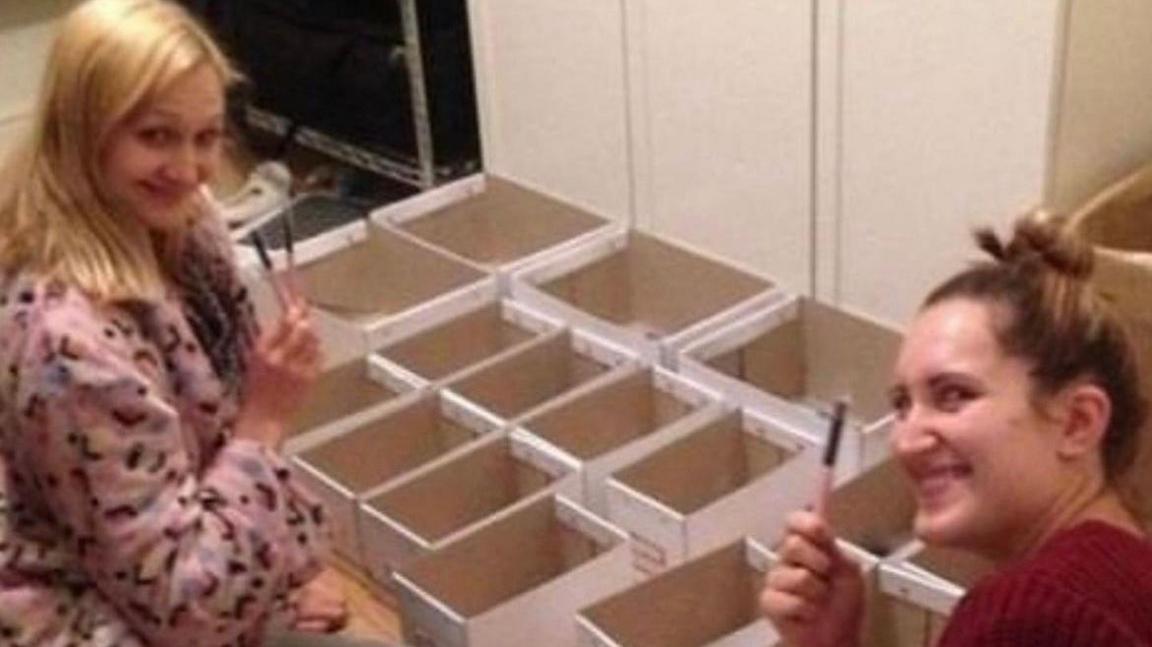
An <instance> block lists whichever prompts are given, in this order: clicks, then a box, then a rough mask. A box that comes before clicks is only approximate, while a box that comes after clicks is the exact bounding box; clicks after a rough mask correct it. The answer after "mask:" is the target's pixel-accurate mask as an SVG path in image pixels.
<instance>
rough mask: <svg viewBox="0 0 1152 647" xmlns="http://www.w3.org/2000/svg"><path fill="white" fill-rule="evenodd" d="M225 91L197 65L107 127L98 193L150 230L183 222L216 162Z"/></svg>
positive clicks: (167, 228) (207, 70) (212, 73)
mask: <svg viewBox="0 0 1152 647" xmlns="http://www.w3.org/2000/svg"><path fill="white" fill-rule="evenodd" d="M223 121H224V90H223V85H222V83H221V80H220V78H219V76H218V75H217V74H216V72H215V71H213V70H212V69H211V68H210V67H208V66H206V65H201V66H199V67H196V68H194V69H192V70H191V71H189V72H187V73H185V74H183V75H182V76H180V77H178V78H177V79H176V80H175V81H173V82H172V83H171V84H169V85H168V86H167V87H166V88H165V89H164V90H163V91H161V92H159V93H158V94H157V95H156V96H155V97H154V98H153V100H151V101H148V102H146V103H145V104H144V105H142V106H140V107H139V108H138V109H137V110H134V111H133V112H132V113H130V114H129V115H128V116H127V117H125V118H124V119H123V120H121V121H120V123H117V124H116V125H115V126H113V128H112V130H111V132H110V133H109V136H108V139H107V142H106V144H105V146H104V148H103V150H102V154H101V158H100V160H101V170H102V175H103V177H102V180H103V184H104V187H105V190H106V191H107V192H108V194H109V195H110V197H111V198H112V200H113V201H114V202H115V203H116V204H117V205H118V207H119V208H120V209H123V210H124V211H125V212H127V213H128V214H130V215H131V216H133V217H135V218H137V219H138V220H139V221H140V222H141V223H142V224H143V225H144V227H145V228H147V229H149V230H151V231H171V230H174V229H176V228H178V227H179V226H180V225H181V224H184V223H185V222H186V221H187V218H188V215H189V214H190V213H191V208H192V202H193V200H194V198H195V197H196V195H197V192H198V191H199V189H200V187H201V186H202V185H204V183H206V182H207V181H209V180H210V179H211V177H212V176H213V174H214V173H215V171H216V167H217V164H218V163H219V157H220V147H221V135H222V133H223Z"/></svg>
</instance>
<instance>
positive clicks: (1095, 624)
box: [938, 521, 1152, 647]
mask: <svg viewBox="0 0 1152 647" xmlns="http://www.w3.org/2000/svg"><path fill="white" fill-rule="evenodd" d="M938 647H1152V542H1149V541H1148V540H1147V539H1141V538H1139V537H1136V536H1134V535H1132V534H1131V533H1128V532H1125V531H1123V530H1120V529H1119V528H1116V527H1114V526H1110V525H1108V524H1105V523H1101V522H1097V521H1089V522H1086V523H1083V524H1080V525H1078V526H1076V527H1074V528H1071V529H1069V530H1065V531H1063V532H1061V533H1059V534H1057V535H1056V536H1054V537H1053V538H1052V539H1050V540H1049V541H1048V542H1047V543H1046V544H1045V545H1044V546H1043V547H1042V548H1041V549H1040V550H1039V551H1038V552H1037V553H1036V555H1034V556H1033V557H1032V558H1030V559H1028V560H1026V561H1024V562H1021V563H1019V564H1016V565H1013V566H1011V567H1009V568H1006V569H1004V570H1002V571H1000V572H998V573H996V574H994V575H991V576H989V577H988V578H986V579H984V580H982V581H980V582H979V583H978V584H977V585H976V586H974V587H973V588H972V590H970V591H969V592H968V594H967V595H966V596H965V597H964V599H963V600H961V602H960V605H959V606H957V607H956V610H955V612H954V613H953V614H952V619H951V620H950V621H949V622H948V628H947V629H946V630H945V632H944V636H943V637H942V638H941V640H940V643H939V645H938Z"/></svg>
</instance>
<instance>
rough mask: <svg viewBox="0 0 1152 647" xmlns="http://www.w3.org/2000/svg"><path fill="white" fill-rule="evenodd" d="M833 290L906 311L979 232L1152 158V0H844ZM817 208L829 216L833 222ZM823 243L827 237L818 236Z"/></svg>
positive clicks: (845, 300) (852, 302) (883, 311)
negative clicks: (1150, 33)
mask: <svg viewBox="0 0 1152 647" xmlns="http://www.w3.org/2000/svg"><path fill="white" fill-rule="evenodd" d="M838 8H839V12H840V15H839V29H840V33H839V47H840V56H839V77H840V79H841V84H840V86H839V98H838V101H839V106H838V111H837V112H838V118H839V122H838V123H837V124H836V125H837V127H838V131H839V136H838V143H837V148H836V152H837V153H838V159H837V160H836V163H837V166H838V174H837V175H836V184H835V185H832V186H819V185H818V186H817V191H818V192H820V193H818V195H820V194H822V193H823V192H827V191H837V192H838V197H839V205H838V209H837V210H836V211H837V212H836V213H835V214H833V215H832V216H831V217H828V218H827V219H826V220H827V221H831V222H835V223H836V230H835V231H836V237H835V239H834V240H835V244H834V245H832V250H833V251H832V252H831V254H829V250H828V249H826V248H823V247H822V248H820V249H818V250H817V254H818V255H820V256H821V258H822V259H824V260H825V261H826V262H824V263H823V264H821V266H820V267H821V270H822V271H824V272H825V274H828V273H829V272H831V273H832V278H831V280H829V281H825V282H822V285H825V286H828V287H829V288H830V289H828V290H826V291H825V292H823V293H822V296H826V297H828V298H830V299H831V300H834V301H836V302H838V303H840V304H843V305H846V306H849V307H852V308H854V309H857V310H861V311H864V312H868V313H871V314H873V315H877V316H879V317H881V318H885V319H888V320H892V321H896V322H901V321H903V320H905V319H906V318H907V317H908V316H909V315H910V314H911V313H912V312H914V310H915V308H916V306H917V305H918V304H919V303H920V301H921V300H922V299H923V297H924V296H925V294H926V292H927V291H928V290H929V289H930V288H931V287H932V286H934V285H935V284H936V283H938V282H939V281H940V280H942V279H943V278H944V277H946V276H948V275H950V274H952V273H953V272H955V271H957V270H958V269H960V268H962V267H963V265H964V263H965V262H966V261H968V260H971V259H973V258H977V257H979V255H978V254H977V253H976V251H975V248H974V246H973V245H972V242H971V236H970V231H971V229H972V228H973V227H974V226H977V225H1001V226H1002V229H1003V225H1006V224H1007V223H1009V222H1010V221H1011V220H1013V219H1014V218H1015V217H1016V216H1017V215H1020V214H1021V213H1023V212H1025V211H1027V210H1030V209H1033V208H1036V207H1041V206H1043V207H1046V208H1049V209H1056V210H1060V209H1068V208H1071V207H1074V206H1075V205H1077V204H1079V203H1080V202H1082V201H1084V200H1085V199H1087V198H1088V197H1089V196H1090V195H1092V194H1093V193H1094V192H1096V191H1098V190H1099V189H1101V188H1103V186H1104V185H1106V184H1107V183H1109V182H1110V181H1111V180H1114V179H1116V178H1118V177H1119V176H1120V175H1122V174H1124V173H1126V172H1127V170H1129V169H1130V168H1132V167H1133V166H1135V165H1138V164H1139V163H1140V162H1142V161H1146V160H1148V159H1149V158H1150V157H1152V39H1149V38H1148V37H1147V34H1148V25H1149V24H1152V4H1150V3H1147V2H1139V1H1135V0H1107V1H1104V2H1101V1H1100V0H1014V1H1013V2H1000V1H999V0H979V1H975V0H974V1H970V2H963V3H953V2H947V1H945V0H934V1H924V2H922V1H912V0H874V1H871V2H853V1H851V0H839V2H838ZM824 221H825V220H821V221H820V222H824ZM821 240H822V241H823V239H821Z"/></svg>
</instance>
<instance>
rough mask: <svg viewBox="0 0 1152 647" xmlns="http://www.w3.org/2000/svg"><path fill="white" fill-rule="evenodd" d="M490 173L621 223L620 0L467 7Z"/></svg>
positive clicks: (624, 207)
mask: <svg viewBox="0 0 1152 647" xmlns="http://www.w3.org/2000/svg"><path fill="white" fill-rule="evenodd" d="M468 4H469V12H470V16H471V27H472V30H471V31H472V41H473V59H474V63H473V64H474V67H475V69H476V85H477V88H476V91H477V98H478V101H479V104H480V106H479V107H480V123H481V148H482V150H483V156H484V165H485V167H486V168H487V170H489V171H490V172H493V173H497V174H500V175H504V176H507V177H510V178H514V179H516V180H518V181H520V182H521V183H524V184H527V185H529V186H533V187H538V188H541V189H543V190H544V191H546V192H547V193H550V194H552V195H554V196H557V197H560V198H563V199H565V200H568V201H570V202H573V203H575V204H577V205H579V206H582V207H586V208H589V209H591V210H593V211H596V212H598V213H600V214H602V215H605V216H610V217H614V218H620V219H627V218H629V217H630V203H631V188H630V186H631V180H630V170H629V165H628V164H629V162H628V158H629V155H628V141H627V139H628V135H627V132H628V126H627V99H626V88H625V63H624V18H623V12H622V9H621V3H620V2H619V0H576V1H573V0H468Z"/></svg>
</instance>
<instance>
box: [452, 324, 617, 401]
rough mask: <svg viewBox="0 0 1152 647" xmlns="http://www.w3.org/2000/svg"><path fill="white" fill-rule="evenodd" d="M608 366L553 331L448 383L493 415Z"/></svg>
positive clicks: (582, 380) (565, 334)
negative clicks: (579, 350)
mask: <svg viewBox="0 0 1152 647" xmlns="http://www.w3.org/2000/svg"><path fill="white" fill-rule="evenodd" d="M609 368H610V367H609V366H607V365H605V364H604V363H602V362H600V361H597V360H596V359H593V358H591V357H589V356H588V355H585V354H583V353H580V352H578V351H577V350H576V349H575V348H574V347H573V337H572V335H571V334H570V333H568V332H566V331H564V332H557V333H555V334H551V335H548V336H545V337H544V338H541V339H539V340H537V341H535V342H532V343H530V344H528V345H526V346H524V347H523V348H520V349H518V350H517V351H515V352H513V353H511V354H509V355H507V356H505V357H502V358H500V359H499V360H497V361H495V362H492V363H491V364H488V365H485V366H479V367H477V368H476V370H475V371H472V372H469V373H467V374H464V375H461V376H460V377H459V378H457V379H455V380H453V381H452V382H450V383H449V384H448V388H449V389H450V390H452V391H453V392H455V393H458V394H459V395H460V396H461V397H463V398H465V399H467V400H469V401H471V402H475V403H476V404H478V405H480V406H481V407H484V408H485V409H487V410H489V411H491V412H493V413H495V414H496V415H498V416H500V417H502V418H505V419H511V418H515V417H516V416H519V415H520V414H523V413H527V412H528V411H530V410H531V409H532V408H534V407H536V406H539V405H541V404H543V403H545V402H547V401H548V400H550V399H552V398H554V397H557V396H559V395H560V394H562V393H564V392H565V391H568V390H570V389H573V388H575V387H577V386H579V385H581V384H583V383H585V382H588V381H589V380H591V379H593V378H595V377H597V376H599V375H603V374H604V373H606V372H607V371H608V370H609Z"/></svg>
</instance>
